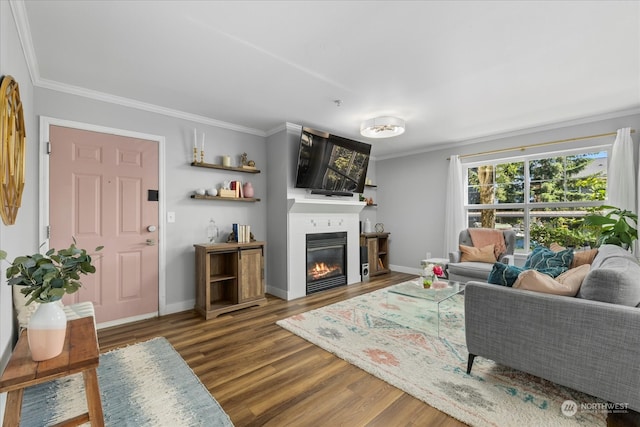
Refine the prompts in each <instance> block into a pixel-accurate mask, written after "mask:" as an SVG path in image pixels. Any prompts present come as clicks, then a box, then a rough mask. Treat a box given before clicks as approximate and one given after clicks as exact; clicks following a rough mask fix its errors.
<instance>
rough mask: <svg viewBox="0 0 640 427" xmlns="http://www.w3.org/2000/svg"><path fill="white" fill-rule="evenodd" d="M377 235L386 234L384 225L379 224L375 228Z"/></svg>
mask: <svg viewBox="0 0 640 427" xmlns="http://www.w3.org/2000/svg"><path fill="white" fill-rule="evenodd" d="M374 229H375V230H376V233H384V224H383V223H381V222H379V223H377V224H376V225H375V226H374Z"/></svg>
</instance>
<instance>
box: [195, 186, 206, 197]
mask: <svg viewBox="0 0 640 427" xmlns="http://www.w3.org/2000/svg"><path fill="white" fill-rule="evenodd" d="M194 193H196V194H197V195H198V196H204V195H205V193H206V191H205V190H204V188H197V189H196V190H195V191H194Z"/></svg>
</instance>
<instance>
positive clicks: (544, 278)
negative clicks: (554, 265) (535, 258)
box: [513, 270, 578, 296]
mask: <svg viewBox="0 0 640 427" xmlns="http://www.w3.org/2000/svg"><path fill="white" fill-rule="evenodd" d="M513 287H514V288H518V289H524V290H527V291H534V292H542V293H545V294H554V295H564V296H574V295H575V294H576V293H577V292H578V290H577V289H576V290H575V292H574V290H572V289H570V288H569V286H568V285H565V284H562V283H560V282H558V281H557V280H555V279H554V278H553V277H551V276H549V275H547V274H544V273H540V272H539V271H536V270H526V271H523V272H522V273H521V274H520V275H519V276H518V279H517V280H516V281H515V283H514V284H513Z"/></svg>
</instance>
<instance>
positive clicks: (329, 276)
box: [306, 232, 347, 295]
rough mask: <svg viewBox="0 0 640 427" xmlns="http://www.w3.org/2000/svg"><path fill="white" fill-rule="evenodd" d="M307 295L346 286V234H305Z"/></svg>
mask: <svg viewBox="0 0 640 427" xmlns="http://www.w3.org/2000/svg"><path fill="white" fill-rule="evenodd" d="M306 261H307V295H309V294H312V293H314V292H319V291H323V290H325V289H331V288H335V287H337V286H342V285H346V284H347V233H346V232H338V233H313V234H307V257H306Z"/></svg>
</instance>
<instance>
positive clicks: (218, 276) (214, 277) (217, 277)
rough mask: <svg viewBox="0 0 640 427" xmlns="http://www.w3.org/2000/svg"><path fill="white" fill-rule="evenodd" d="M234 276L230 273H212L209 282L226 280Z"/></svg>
mask: <svg viewBox="0 0 640 427" xmlns="http://www.w3.org/2000/svg"><path fill="white" fill-rule="evenodd" d="M235 278H236V276H233V275H230V274H214V275H212V276H211V277H210V278H209V283H215V282H224V281H226V280H233V279H235Z"/></svg>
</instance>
